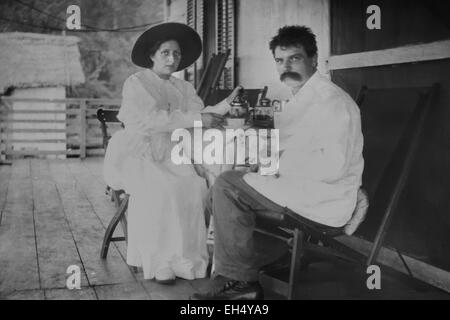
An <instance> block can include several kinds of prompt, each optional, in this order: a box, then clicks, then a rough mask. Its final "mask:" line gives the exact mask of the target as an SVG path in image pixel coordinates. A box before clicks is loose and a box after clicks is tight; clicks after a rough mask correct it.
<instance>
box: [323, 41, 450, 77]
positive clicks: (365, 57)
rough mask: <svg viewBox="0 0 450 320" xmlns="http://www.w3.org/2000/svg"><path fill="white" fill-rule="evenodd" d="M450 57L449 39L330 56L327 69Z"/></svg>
mask: <svg viewBox="0 0 450 320" xmlns="http://www.w3.org/2000/svg"><path fill="white" fill-rule="evenodd" d="M449 58H450V40H444V41H436V42H431V43H425V44H418V45H411V46H404V47H398V48H392V49H385V50H376V51H367V52H358V53H350V54H343V55H336V56H330V57H329V58H328V59H327V60H326V65H327V70H328V71H331V70H340V69H351V68H365V67H374V66H382V65H391V64H399V63H411V62H419V61H429V60H439V59H449Z"/></svg>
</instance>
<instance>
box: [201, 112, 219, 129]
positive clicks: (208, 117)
mask: <svg viewBox="0 0 450 320" xmlns="http://www.w3.org/2000/svg"><path fill="white" fill-rule="evenodd" d="M201 115H202V123H203V127H206V128H217V127H222V125H223V124H224V122H225V119H224V117H223V116H222V115H220V114H218V113H208V112H207V113H202V114H201Z"/></svg>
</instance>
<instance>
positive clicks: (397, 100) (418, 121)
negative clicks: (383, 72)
mask: <svg viewBox="0 0 450 320" xmlns="http://www.w3.org/2000/svg"><path fill="white" fill-rule="evenodd" d="M437 90H438V85H433V86H432V87H426V88H424V87H421V88H386V89H385V88H380V89H372V88H365V89H363V90H362V91H361V92H362V94H363V95H364V97H360V98H358V101H359V102H360V109H361V118H362V129H363V135H364V151H363V155H364V159H365V167H364V174H363V186H364V188H365V189H366V190H367V191H368V193H369V197H370V206H369V209H368V213H367V219H366V221H365V222H364V223H363V224H362V225H361V227H360V230H358V231H357V233H358V234H361V235H363V236H364V237H365V238H369V239H371V240H373V247H372V250H371V253H370V255H369V257H368V259H367V263H366V264H367V265H370V264H372V262H373V261H376V258H377V256H378V252H379V250H380V248H381V246H382V244H383V241H384V237H385V235H386V232H387V230H388V228H389V225H390V222H391V220H392V217H393V215H394V213H395V211H396V209H397V206H398V203H399V198H400V195H401V194H402V192H403V190H404V187H405V184H406V181H407V179H408V176H409V173H410V169H411V166H412V163H413V161H414V159H415V155H416V151H417V148H418V144H419V142H420V138H421V133H422V131H423V127H424V123H425V119H426V116H427V114H428V111H429V109H430V107H431V105H432V102H433V100H434V97H435V95H436V93H437Z"/></svg>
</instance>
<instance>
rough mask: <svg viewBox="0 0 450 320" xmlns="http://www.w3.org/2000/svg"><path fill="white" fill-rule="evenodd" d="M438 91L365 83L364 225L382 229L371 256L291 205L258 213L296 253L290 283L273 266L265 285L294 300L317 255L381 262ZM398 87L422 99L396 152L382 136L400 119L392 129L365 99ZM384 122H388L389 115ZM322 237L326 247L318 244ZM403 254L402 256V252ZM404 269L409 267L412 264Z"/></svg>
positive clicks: (262, 227) (262, 226) (260, 223)
mask: <svg viewBox="0 0 450 320" xmlns="http://www.w3.org/2000/svg"><path fill="white" fill-rule="evenodd" d="M437 90H438V85H433V86H432V87H428V88H406V89H392V88H390V89H368V88H367V87H363V89H362V90H361V93H360V96H359V98H358V100H357V102H359V104H360V108H361V113H362V126H363V133H364V136H365V143H364V158H365V171H364V175H363V185H364V187H365V188H367V191H368V193H369V196H370V198H371V205H370V207H369V208H368V212H367V217H368V219H366V221H365V222H364V223H363V224H362V225H361V228H364V226H366V225H367V223H368V222H370V223H372V224H374V221H375V222H376V223H375V224H376V228H377V231H376V236H375V239H374V241H373V245H372V249H371V251H370V254H369V255H364V254H362V253H360V252H359V251H357V250H356V249H354V248H352V247H350V246H348V245H345V244H343V243H342V242H340V241H338V240H337V239H336V237H338V236H341V235H343V234H344V232H345V228H331V227H324V226H319V225H317V224H316V223H314V222H312V221H309V220H307V219H305V218H303V217H301V216H300V215H298V214H297V213H295V212H293V211H292V210H290V209H289V208H285V210H284V213H282V214H278V213H270V214H261V213H258V216H257V227H258V230H259V231H260V232H263V233H266V234H269V235H271V236H274V237H276V238H278V239H280V240H284V241H286V242H287V243H288V245H289V247H290V256H291V257H290V265H289V266H288V272H289V273H288V277H287V281H286V280H283V279H279V277H275V276H274V272H273V271H274V268H273V265H272V266H267V267H266V268H264V269H263V270H262V271H261V274H260V279H261V282H263V284H265V285H266V286H268V287H269V288H270V289H272V290H273V291H275V292H277V293H280V294H282V295H285V296H287V298H288V299H293V298H294V293H295V289H296V285H297V284H298V279H299V275H300V273H301V271H302V269H304V268H302V266H304V264H303V262H304V261H306V262H311V261H314V260H315V259H317V258H320V259H344V260H347V261H352V262H355V263H357V264H359V265H360V266H365V267H367V266H369V265H372V264H374V263H376V262H377V257H378V253H379V250H380V248H381V246H382V245H383V240H384V237H385V235H386V232H387V230H388V228H389V224H390V222H391V221H392V217H393V215H394V214H395V211H396V208H397V205H398V202H399V197H400V195H401V194H402V191H403V189H404V186H405V183H406V180H407V179H408V176H409V172H410V169H411V165H412V162H413V160H414V158H415V154H416V151H417V148H418V144H419V141H420V137H421V132H422V130H423V127H424V123H425V119H426V116H427V113H428V111H429V109H430V107H431V105H432V102H433V100H434V97H435V95H436V94H437ZM393 91H397V92H400V93H401V94H403V95H405V96H409V95H411V94H413V95H414V96H416V97H417V100H416V101H417V103H416V105H415V107H414V106H411V105H409V106H406V107H407V108H408V109H409V111H410V112H409V119H406V120H405V122H406V125H405V126H404V128H405V129H404V130H403V131H402V132H400V133H399V134H398V135H397V137H394V136H391V137H390V138H391V140H393V141H391V145H392V148H391V149H393V151H392V150H387V151H386V150H383V149H382V148H383V146H384V145H385V144H387V143H386V142H385V141H380V139H379V137H380V136H381V137H383V135H386V132H382V131H383V130H388V133H387V134H390V133H391V132H389V130H390V129H397V130H398V123H394V122H393V123H390V124H389V126H390V128H387V127H382V126H380V123H379V122H378V121H377V120H382V119H383V117H382V116H381V117H380V116H379V114H378V116H377V115H376V112H377V110H375V109H377V108H366V106H365V104H364V101H365V100H366V96H367V95H368V94H369V95H370V94H372V96H373V95H375V96H377V97H379V98H380V100H381V101H383V99H386V98H387V97H388V96H389V94H392V92H393ZM377 107H378V106H377ZM411 109H412V110H411ZM391 111H392V110H391ZM378 112H379V111H378ZM384 120H386V117H385V115H384ZM380 148H381V149H380ZM380 152H381V153H382V155H383V156H384V155H386V159H385V161H380V159H377V160H375V159H374V156H375V154H376V153H380ZM361 197H364V196H363V195H362V196H361V195H359V198H360V200H361ZM363 202H364V201H363ZM366 209H367V208H366ZM358 210H364V208H357V209H356V210H355V213H357V212H358ZM374 217H378V219H374ZM308 239H316V241H308ZM317 240H319V241H320V242H321V243H322V245H318V244H317V243H318V241H317ZM398 253H399V254H400V255H401V253H400V252H399V251H398ZM401 258H402V257H401ZM403 261H404V260H403ZM405 267H406V269H407V270H409V269H408V268H407V266H405ZM278 271H279V270H278ZM275 273H276V272H275Z"/></svg>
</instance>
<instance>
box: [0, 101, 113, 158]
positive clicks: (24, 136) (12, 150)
mask: <svg viewBox="0 0 450 320" xmlns="http://www.w3.org/2000/svg"><path fill="white" fill-rule="evenodd" d="M120 102H121V101H120V100H119V99H80V98H70V99H34V98H14V97H2V98H1V101H0V155H1V159H2V160H5V159H8V158H11V157H18V156H46V155H55V156H60V155H65V156H68V157H76V156H78V157H80V158H85V157H87V156H95V155H103V154H104V150H103V144H102V141H103V140H102V133H101V129H100V122H99V121H98V120H97V117H96V113H97V109H98V108H100V107H102V108H111V109H118V108H119V106H120ZM21 146H25V147H21ZM30 146H31V147H30Z"/></svg>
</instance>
